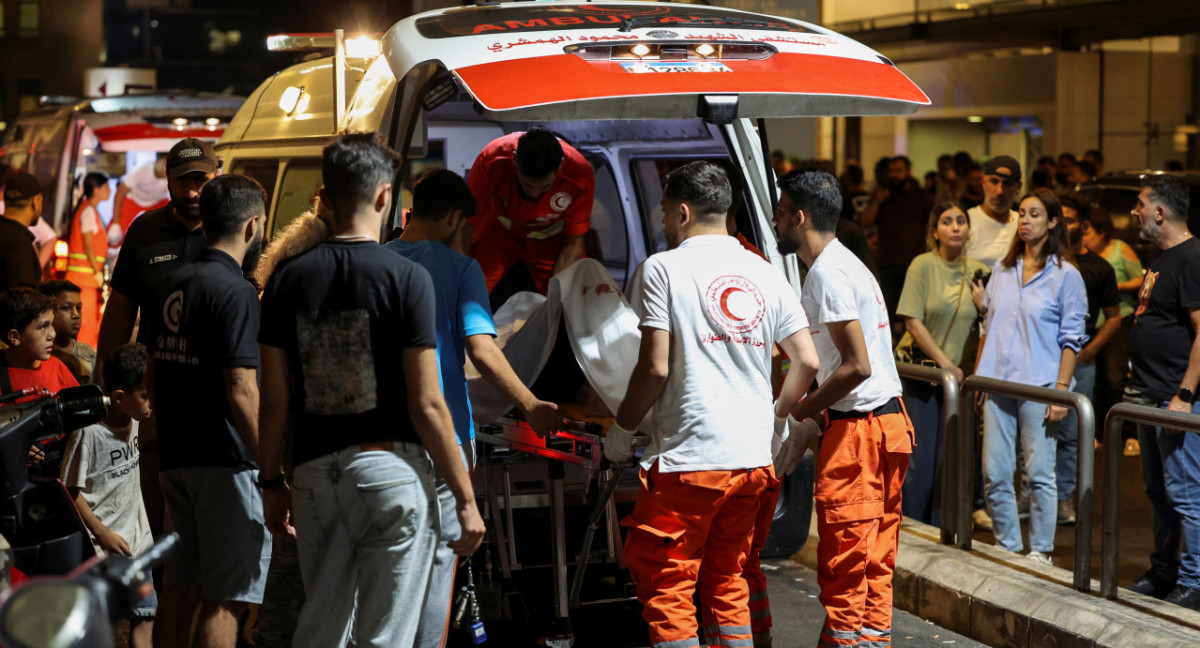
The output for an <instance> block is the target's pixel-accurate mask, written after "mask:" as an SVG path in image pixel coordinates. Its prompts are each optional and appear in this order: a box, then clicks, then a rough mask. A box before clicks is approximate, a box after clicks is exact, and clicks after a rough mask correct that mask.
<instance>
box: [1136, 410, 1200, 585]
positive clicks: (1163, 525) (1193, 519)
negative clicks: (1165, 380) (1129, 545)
mask: <svg viewBox="0 0 1200 648" xmlns="http://www.w3.org/2000/svg"><path fill="white" fill-rule="evenodd" d="M1158 406H1159V407H1160V408H1163V409H1166V407H1167V403H1159V404H1158ZM1192 413H1193V414H1200V402H1197V403H1193V404H1192ZM1138 442H1139V443H1140V444H1141V446H1142V483H1143V484H1145V486H1146V496H1147V497H1148V498H1150V508H1151V512H1152V518H1153V526H1154V553H1152V554H1150V569H1151V571H1152V572H1153V574H1154V575H1155V577H1156V578H1158V579H1159V580H1162V581H1166V582H1171V581H1174V582H1176V584H1178V585H1185V586H1187V587H1193V588H1200V436H1197V435H1196V434H1195V433H1193V432H1164V431H1163V429H1162V428H1160V427H1155V426H1151V425H1139V426H1138ZM1181 541H1182V544H1183V549H1182V552H1181V551H1180V542H1181ZM1176 555H1179V558H1176Z"/></svg>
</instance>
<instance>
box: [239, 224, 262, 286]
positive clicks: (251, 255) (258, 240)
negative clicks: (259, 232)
mask: <svg viewBox="0 0 1200 648" xmlns="http://www.w3.org/2000/svg"><path fill="white" fill-rule="evenodd" d="M262 242H263V239H262V237H261V236H256V237H254V240H253V241H251V242H250V246H249V247H247V248H246V256H245V257H243V258H242V276H244V277H245V278H247V279H249V280H250V283H254V284H255V285H256V286H257V287H258V288H259V289H260V290H261V289H262V286H258V284H257V283H255V281H254V271H255V270H257V269H258V260H259V259H260V258H261V257H262V253H263V244H262Z"/></svg>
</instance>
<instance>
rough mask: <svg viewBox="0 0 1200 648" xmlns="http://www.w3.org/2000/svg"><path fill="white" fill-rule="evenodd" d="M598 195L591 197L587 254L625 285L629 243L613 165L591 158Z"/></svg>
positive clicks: (620, 283) (586, 242)
mask: <svg viewBox="0 0 1200 648" xmlns="http://www.w3.org/2000/svg"><path fill="white" fill-rule="evenodd" d="M591 162H592V164H593V167H594V168H593V170H592V171H593V173H594V174H595V177H596V197H595V199H594V200H593V201H592V229H591V231H589V232H588V233H587V234H586V235H585V237H584V242H585V244H586V245H587V255H588V258H591V259H597V260H599V261H600V262H601V263H603V264H604V267H605V268H607V269H608V271H609V273H610V274H612V276H613V280H614V281H616V283H617V285H618V286H624V285H625V273H626V270H627V267H628V265H629V243H628V239H627V238H626V235H625V229H626V228H625V212H624V210H622V209H621V195H620V193H619V192H618V191H617V182H616V180H615V179H614V178H613V172H612V169H611V168H610V167H609V166H608V165H607V164H605V163H604V162H603V161H597V160H592V161H591Z"/></svg>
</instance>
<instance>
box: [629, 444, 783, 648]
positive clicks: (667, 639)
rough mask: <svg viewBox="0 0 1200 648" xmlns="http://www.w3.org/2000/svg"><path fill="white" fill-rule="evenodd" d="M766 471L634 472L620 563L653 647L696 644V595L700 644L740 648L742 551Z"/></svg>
mask: <svg viewBox="0 0 1200 648" xmlns="http://www.w3.org/2000/svg"><path fill="white" fill-rule="evenodd" d="M773 479H774V467H773V466H765V467H762V468H754V469H750V470H711V471H696V472H676V473H660V472H658V466H657V464H656V465H655V466H654V467H653V468H651V469H650V470H649V471H646V470H642V471H641V481H642V487H641V489H640V490H639V491H638V495H637V503H636V504H635V505H634V509H633V513H631V514H630V515H629V516H628V517H626V518H625V519H624V520H623V521H622V522H621V524H622V525H623V526H627V527H630V530H629V535H628V536H627V538H626V540H625V554H624V555H625V564H626V565H627V566H628V567H629V572H630V573H631V574H632V575H633V579H634V581H635V582H636V583H637V596H638V600H639V601H641V603H642V617H643V618H644V619H645V620H646V622H647V623H648V624H649V625H650V645H651V646H652V647H653V648H688V647H691V646H699V645H700V641H699V638H698V636H697V630H698V628H697V624H696V607H695V604H694V603H693V602H692V595H693V593H694V592H695V591H696V589H697V583H698V584H699V587H698V589H699V590H700V605H701V612H702V614H703V618H704V624H705V625H704V637H705V643H707V644H708V645H709V646H748V645H751V644H752V642H753V638H752V636H751V630H750V609H749V607H748V603H749V589H748V587H747V585H746V580H745V579H744V578H742V568H743V566H744V565H745V563H746V555H747V553H748V552H749V551H750V541H751V536H752V535H753V533H754V524H755V518H756V516H757V515H758V510H759V502H760V501H761V499H762V494H763V491H764V490H766V488H767V484H768V483H769V482H770V481H772V480H773Z"/></svg>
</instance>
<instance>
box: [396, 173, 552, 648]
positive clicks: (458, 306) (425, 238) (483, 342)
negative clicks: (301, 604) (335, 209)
mask: <svg viewBox="0 0 1200 648" xmlns="http://www.w3.org/2000/svg"><path fill="white" fill-rule="evenodd" d="M474 213H475V197H474V196H473V195H471V189H470V188H469V187H468V186H467V183H466V181H464V180H463V179H462V178H461V177H460V176H459V175H458V174H457V173H454V172H453V171H447V170H445V169H438V170H434V171H430V172H428V173H426V174H425V175H424V176H422V177H421V179H420V180H418V181H417V184H416V186H414V187H413V208H412V211H411V212H410V213H409V222H408V226H407V227H406V228H405V230H404V233H403V234H402V235H401V237H400V238H399V239H397V240H394V241H391V242H389V243H388V244H387V245H386V246H385V247H387V248H389V249H391V250H393V251H395V252H397V253H399V254H400V255H401V256H404V257H405V258H407V259H409V260H411V261H414V262H416V263H417V264H419V265H421V266H424V268H425V269H426V270H428V271H429V274H430V276H431V277H433V288H434V296H435V301H436V303H437V322H436V325H437V352H438V363H439V365H440V367H441V377H442V393H443V394H444V395H445V397H446V404H447V405H448V406H449V407H450V414H451V416H452V417H453V418H454V431H455V433H456V434H457V435H458V442H459V447H460V448H461V449H462V453H463V460H464V461H465V462H466V465H467V469H468V470H471V469H473V468H474V466H475V449H474V438H475V426H474V425H473V423H472V420H471V401H470V399H469V398H468V396H467V379H466V375H465V374H464V373H463V363H464V362H465V357H466V356H468V355H469V356H470V357H471V362H472V363H473V364H474V365H475V368H476V369H478V370H479V373H480V374H481V375H482V376H483V377H484V378H485V379H486V380H487V381H488V382H490V383H492V384H493V385H495V386H496V388H497V389H499V390H500V392H501V393H503V394H504V395H505V396H507V397H508V399H509V400H510V401H511V402H513V403H515V404H516V406H517V407H518V408H519V409H520V410H521V412H522V413H523V414H524V415H525V419H526V420H527V421H529V424H530V426H532V427H533V429H534V431H535V432H537V433H538V435H540V436H545V435H546V433H547V432H549V431H551V430H555V429H558V428H559V427H560V421H561V419H560V418H559V416H558V408H557V407H556V406H555V405H554V404H553V403H549V402H546V401H543V400H538V399H537V397H535V396H534V395H533V393H532V392H530V391H529V389H528V388H527V387H526V386H525V385H524V384H523V383H522V382H521V379H520V378H518V377H517V375H516V374H515V373H514V372H513V370H512V367H511V366H509V364H508V359H507V358H505V357H504V353H503V352H502V351H501V350H500V347H499V346H497V345H496V340H495V335H496V325H495V324H494V323H493V322H492V313H491V309H490V308H489V306H488V292H487V284H486V283H485V282H484V279H483V271H482V270H480V268H479V263H478V262H477V261H476V260H475V259H472V258H471V257H468V256H464V255H462V254H459V253H458V252H455V251H454V250H452V249H450V248H449V247H448V243H449V242H450V241H453V240H454V238H455V237H457V236H458V233H459V231H460V230H461V229H462V226H463V224H464V223H465V222H466V221H467V219H468V218H470V217H471V216H472V215H473V214H474ZM437 491H438V504H439V506H440V507H441V510H442V541H441V542H440V543H439V544H438V549H437V555H436V557H435V559H434V566H433V579H432V582H431V583H430V586H429V591H428V595H427V596H426V598H425V609H424V611H423V612H422V614H421V624H420V627H419V628H418V630H417V641H416V643H415V644H413V645H414V646H416V647H418V648H420V647H423V646H431V647H440V646H442V645H443V644H444V639H445V638H444V635H445V633H446V628H447V623H446V620H447V617H448V615H449V611H450V596H451V594H453V591H454V565H455V560H454V552H453V551H451V550H450V548H449V546H448V545H447V544H446V540H447V539H448V538H455V537H458V520H457V519H456V517H455V515H454V496H453V495H452V494H451V492H450V490H449V488H448V487H447V485H446V483H445V482H444V481H443V480H442V479H441V478H440V477H439V479H438V487H437Z"/></svg>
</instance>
